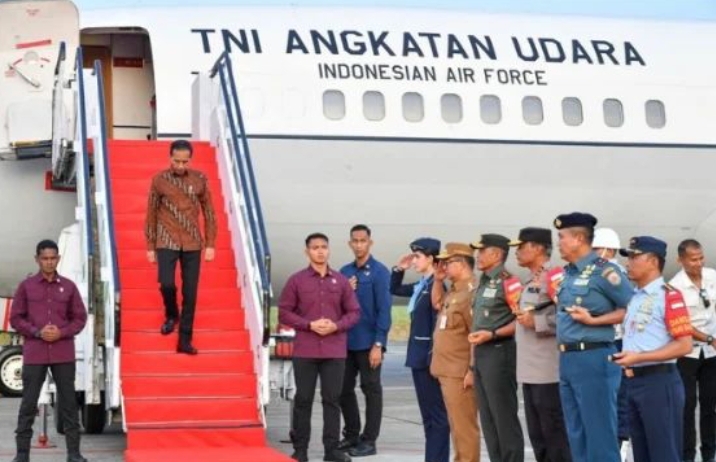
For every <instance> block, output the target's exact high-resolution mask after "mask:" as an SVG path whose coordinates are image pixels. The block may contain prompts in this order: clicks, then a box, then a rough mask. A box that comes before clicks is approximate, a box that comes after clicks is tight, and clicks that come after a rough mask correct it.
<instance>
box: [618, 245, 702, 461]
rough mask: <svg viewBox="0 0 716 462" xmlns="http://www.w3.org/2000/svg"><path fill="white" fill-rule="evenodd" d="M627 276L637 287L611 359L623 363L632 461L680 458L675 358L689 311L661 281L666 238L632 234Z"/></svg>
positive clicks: (681, 351)
mask: <svg viewBox="0 0 716 462" xmlns="http://www.w3.org/2000/svg"><path fill="white" fill-rule="evenodd" d="M620 253H621V254H622V255H624V256H627V255H628V256H629V263H628V264H627V268H628V273H629V279H631V280H632V281H633V282H634V283H635V284H636V287H637V291H636V293H635V294H634V297H633V298H632V299H631V301H630V302H629V306H628V307H627V313H626V318H625V320H624V346H623V351H622V352H621V353H617V354H615V355H614V358H615V359H614V362H616V364H618V365H620V366H622V367H623V368H624V377H625V381H626V383H627V397H628V398H627V399H628V402H629V423H630V431H631V437H632V447H633V450H634V461H635V462H674V461H679V460H681V454H682V442H683V439H682V438H683V437H682V430H683V418H684V386H683V383H682V381H681V376H680V375H679V372H678V370H677V368H676V359H677V358H680V357H682V356H684V355H686V354H688V353H689V352H691V342H692V329H691V321H690V319H689V312H688V309H687V307H686V303H684V299H683V297H682V295H681V292H679V291H678V290H677V289H675V288H674V287H672V286H669V285H666V284H665V283H664V278H663V277H662V275H661V272H662V271H663V269H664V264H665V261H666V242H664V241H662V240H660V239H656V238H653V237H650V236H640V237H634V238H632V239H631V241H630V243H629V248H628V249H624V250H622V251H621V252H620Z"/></svg>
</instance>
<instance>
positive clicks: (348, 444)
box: [338, 438, 360, 451]
mask: <svg viewBox="0 0 716 462" xmlns="http://www.w3.org/2000/svg"><path fill="white" fill-rule="evenodd" d="M358 443H360V440H359V439H358V438H355V439H353V438H343V439H342V440H341V442H340V443H338V450H339V451H347V450H349V449H352V448H354V447H356V446H358Z"/></svg>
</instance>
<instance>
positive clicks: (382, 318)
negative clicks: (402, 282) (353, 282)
mask: <svg viewBox="0 0 716 462" xmlns="http://www.w3.org/2000/svg"><path fill="white" fill-rule="evenodd" d="M341 273H342V274H343V275H344V276H345V277H346V278H348V279H350V278H352V277H353V276H356V277H357V278H358V287H357V288H356V295H357V296H358V303H359V304H360V310H361V315H360V320H359V321H358V324H356V325H355V326H353V327H352V328H351V329H350V330H349V331H348V350H349V351H361V350H368V349H370V348H371V347H372V346H373V345H374V344H375V343H376V342H380V343H381V344H382V345H383V347H385V345H386V343H387V341H388V331H389V330H390V318H391V316H390V314H391V313H390V310H391V306H392V298H391V295H390V270H388V268H386V267H385V265H383V264H382V263H381V262H379V261H378V260H376V259H375V258H373V256H372V255H371V256H370V257H369V258H368V261H366V262H365V264H364V265H363V266H361V267H360V268H359V267H358V266H357V265H356V263H355V261H354V262H352V263H349V264H347V265H345V266H344V267H343V268H341Z"/></svg>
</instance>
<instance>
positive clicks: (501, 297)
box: [469, 234, 525, 462]
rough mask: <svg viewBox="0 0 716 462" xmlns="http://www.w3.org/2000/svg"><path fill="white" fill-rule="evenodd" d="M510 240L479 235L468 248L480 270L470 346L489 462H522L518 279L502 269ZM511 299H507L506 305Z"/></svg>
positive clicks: (496, 236)
mask: <svg viewBox="0 0 716 462" xmlns="http://www.w3.org/2000/svg"><path fill="white" fill-rule="evenodd" d="M509 242H510V240H509V239H507V238H506V237H505V236H501V235H499V234H483V235H482V236H481V237H480V240H479V241H478V242H473V243H472V244H470V247H472V248H473V249H476V250H477V266H478V269H479V270H480V271H482V276H481V277H480V284H479V286H478V288H477V296H476V297H475V302H474V304H473V323H472V332H471V333H470V337H469V340H470V343H471V344H472V345H474V352H473V357H474V364H473V367H474V372H475V390H476V393H477V400H478V402H479V403H480V405H481V409H480V423H481V425H482V431H483V432H484V435H485V444H486V445H487V452H488V454H489V455H490V460H491V461H492V462H522V461H523V460H524V452H525V451H524V446H525V445H524V436H523V435H522V426H521V425H520V420H519V418H518V416H517V412H518V410H519V403H518V401H517V378H516V376H515V373H516V372H515V368H516V361H517V356H516V355H517V347H516V345H515V324H516V322H515V315H514V313H513V309H512V308H511V307H510V301H512V303H514V307H515V308H516V307H517V300H518V298H519V290H520V287H521V284H520V281H519V279H517V278H515V277H513V276H512V275H511V274H510V273H509V272H508V271H507V270H505V261H506V260H507V255H508V252H509V249H510V248H509V246H508V244H509ZM508 300H510V301H508Z"/></svg>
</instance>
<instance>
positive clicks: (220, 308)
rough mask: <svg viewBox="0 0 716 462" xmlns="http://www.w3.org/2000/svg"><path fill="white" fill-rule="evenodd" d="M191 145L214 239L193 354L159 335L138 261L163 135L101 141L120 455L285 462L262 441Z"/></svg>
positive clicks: (206, 160) (130, 459) (208, 157)
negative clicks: (123, 431) (117, 314)
mask: <svg viewBox="0 0 716 462" xmlns="http://www.w3.org/2000/svg"><path fill="white" fill-rule="evenodd" d="M194 147H195V151H194V157H193V160H192V165H191V166H190V167H191V168H195V169H198V170H201V171H202V172H204V173H205V174H206V175H207V177H208V178H209V182H210V187H211V190H212V194H213V202H214V208H215V210H216V215H217V222H218V230H219V237H218V239H217V243H216V255H217V258H216V260H215V261H214V262H210V263H206V262H202V268H201V277H200V283H199V295H198V303H197V309H196V317H195V323H194V346H196V348H197V349H198V350H199V354H198V355H197V356H187V355H182V354H177V353H176V351H175V348H176V344H177V335H178V334H177V333H174V334H172V335H169V336H163V335H161V334H160V333H159V327H160V326H161V324H162V322H163V321H164V309H163V305H162V300H161V296H160V294H159V289H158V283H157V273H156V271H157V269H156V266H154V265H151V264H149V263H148V262H147V259H146V246H145V243H144V215H145V213H146V207H147V197H148V192H149V186H150V182H151V178H152V176H153V175H154V174H155V173H157V172H159V171H160V170H162V169H165V168H168V166H169V142H162V141H151V142H150V141H111V142H110V143H109V151H110V161H109V168H110V178H111V182H112V186H111V187H112V196H113V197H112V199H113V200H112V202H113V209H114V210H113V212H114V217H113V218H114V228H115V237H116V242H117V252H118V260H119V276H120V283H121V348H122V358H121V375H122V393H123V396H124V413H125V418H126V422H127V450H126V452H125V460H126V461H127V462H155V461H156V462H158V461H175V462H180V461H197V462H198V461H213V462H221V461H227V462H228V461H232V462H234V461H246V462H252V461H261V462H288V461H291V460H292V459H290V458H288V457H287V456H285V455H283V454H281V453H279V452H278V451H275V450H273V449H271V448H268V447H267V446H266V435H265V432H264V428H263V424H262V422H261V420H260V415H259V410H258V406H259V402H258V398H257V379H256V376H255V374H254V367H253V361H254V353H253V352H252V351H251V346H250V343H249V332H248V331H247V330H246V329H245V327H244V312H243V308H242V305H241V292H240V289H239V288H238V285H237V276H238V274H237V270H236V266H235V264H234V257H233V250H232V248H231V239H230V235H229V226H228V221H227V220H228V217H227V215H226V213H225V211H224V200H223V197H222V194H221V191H222V188H221V183H220V181H219V176H218V166H217V162H216V158H215V153H214V150H213V148H212V147H211V146H210V145H209V144H208V143H196V144H195V145H194ZM177 285H178V287H181V286H180V284H179V281H178V283H177ZM179 293H181V290H179ZM180 300H181V298H180Z"/></svg>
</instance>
